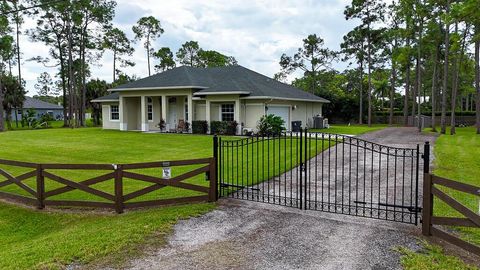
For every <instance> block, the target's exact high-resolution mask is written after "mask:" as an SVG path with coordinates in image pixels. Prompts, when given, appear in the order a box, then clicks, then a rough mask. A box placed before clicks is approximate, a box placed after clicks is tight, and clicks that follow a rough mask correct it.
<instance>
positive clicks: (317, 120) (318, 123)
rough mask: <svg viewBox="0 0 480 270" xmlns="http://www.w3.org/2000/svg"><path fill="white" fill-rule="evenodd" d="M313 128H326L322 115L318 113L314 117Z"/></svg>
mask: <svg viewBox="0 0 480 270" xmlns="http://www.w3.org/2000/svg"><path fill="white" fill-rule="evenodd" d="M313 128H325V125H324V121H323V117H322V116H320V115H317V116H314V117H313Z"/></svg>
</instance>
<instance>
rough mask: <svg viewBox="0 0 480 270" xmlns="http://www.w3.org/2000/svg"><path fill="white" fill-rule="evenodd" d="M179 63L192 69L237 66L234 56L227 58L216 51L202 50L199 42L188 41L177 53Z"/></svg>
mask: <svg viewBox="0 0 480 270" xmlns="http://www.w3.org/2000/svg"><path fill="white" fill-rule="evenodd" d="M176 56H177V61H178V62H179V63H180V64H181V65H184V66H190V67H203V68H206V67H225V66H235V65H237V60H236V59H235V58H234V57H233V56H227V55H224V54H222V53H219V52H217V51H214V50H204V49H202V48H200V45H198V42H197V41H193V40H191V41H187V42H185V43H184V44H182V46H181V47H180V49H178V51H177V53H176Z"/></svg>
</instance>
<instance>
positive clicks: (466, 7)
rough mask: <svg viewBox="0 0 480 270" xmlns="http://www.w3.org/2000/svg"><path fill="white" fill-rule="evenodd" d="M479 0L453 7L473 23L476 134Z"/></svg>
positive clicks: (479, 91)
mask: <svg viewBox="0 0 480 270" xmlns="http://www.w3.org/2000/svg"><path fill="white" fill-rule="evenodd" d="M479 6H480V0H465V1H461V2H460V3H457V4H456V5H455V7H454V8H456V9H457V10H456V12H457V15H458V18H461V20H463V21H465V23H467V24H470V25H473V28H474V29H473V32H474V33H473V35H472V37H471V41H472V42H473V43H474V59H475V60H474V61H475V90H476V96H477V97H476V102H475V103H476V108H475V109H476V127H477V134H480V14H479V13H478V7H479Z"/></svg>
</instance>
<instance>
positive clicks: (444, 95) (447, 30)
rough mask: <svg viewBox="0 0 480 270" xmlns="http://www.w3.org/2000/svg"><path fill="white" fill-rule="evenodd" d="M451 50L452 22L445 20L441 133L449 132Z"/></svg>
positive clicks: (448, 5) (447, 10) (448, 0)
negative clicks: (448, 102) (449, 57)
mask: <svg viewBox="0 0 480 270" xmlns="http://www.w3.org/2000/svg"><path fill="white" fill-rule="evenodd" d="M445 11H446V15H449V13H450V0H447V6H446V10H445ZM449 52H450V23H449V22H448V20H447V21H446V22H445V61H444V63H443V65H444V67H443V89H442V115H441V118H440V122H441V129H440V133H442V134H445V133H446V132H447V89H448V54H449Z"/></svg>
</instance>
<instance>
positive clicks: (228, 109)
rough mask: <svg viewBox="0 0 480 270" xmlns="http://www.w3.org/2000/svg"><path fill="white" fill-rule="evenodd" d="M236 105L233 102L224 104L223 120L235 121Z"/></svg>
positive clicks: (222, 110) (222, 109)
mask: <svg viewBox="0 0 480 270" xmlns="http://www.w3.org/2000/svg"><path fill="white" fill-rule="evenodd" d="M233 111H234V105H233V104H222V107H221V117H222V121H233V119H234V116H233Z"/></svg>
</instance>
